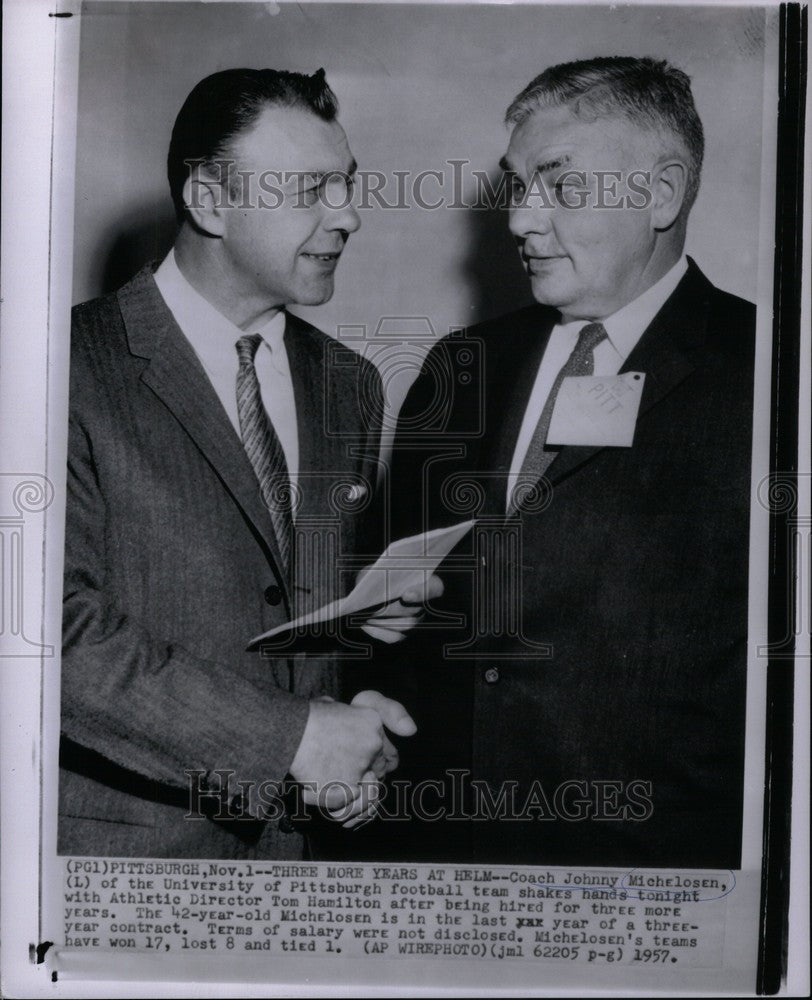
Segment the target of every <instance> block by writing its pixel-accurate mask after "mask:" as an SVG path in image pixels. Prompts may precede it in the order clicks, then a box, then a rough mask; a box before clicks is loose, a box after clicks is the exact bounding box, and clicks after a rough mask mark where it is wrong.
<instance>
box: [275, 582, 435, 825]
mask: <svg viewBox="0 0 812 1000" xmlns="http://www.w3.org/2000/svg"><path fill="white" fill-rule="evenodd" d="M442 592H443V585H442V582H441V581H440V579H439V577H437V576H431V577H430V579H429V580H428V582H427V585H426V588H425V592H424V593H417V592H407V593H405V594H404V595H403V596H402V597H401V598H400V600H399V601H394V602H392V603H391V604H388V605H387V606H386V607H384V608H383V609H382V610H381V611H379V612H378V613H377V614H376V615H375V616H373V617H372V618H370V619H369V620H368V621H367V623H366V625H365V626H364V629H365V631H366V632H367V633H368V634H369V635H372V636H375V637H376V638H378V639H380V640H381V641H383V642H387V643H393V642H399V641H401V640H402V639H403V638H405V633H406V632H407V631H408V630H409V629H410V628H411V627H412V626H413V625H415V624H416V623H417V621H418V620H419V608H420V606H422V605H423V604H425V603H426V602H427V601H428V600H431V599H432V598H435V597H440V596H441V595H442ZM387 729H388V730H389V731H390V732H392V733H394V734H395V735H396V736H412V735H414V733H415V732H417V726H416V725H415V723H414V719H412V717H411V716H410V715H409V713H408V712H407V711H406V709H405V708H404V707H403V705H401V704H400V702H397V701H393V700H392V699H391V698H386V697H385V696H384V695H382V694H381V693H380V692H378V691H361V692H360V693H359V694H357V695H356V696H355V697H354V698H353V700H352V702H351V703H350V704H349V705H345V704H344V703H343V702H338V701H334V700H333V699H332V698H328V697H326V696H325V697H321V698H316V699H314V700H313V701H311V702H310V714H309V716H308V720H307V725H306V726H305V731H304V734H303V735H302V740H301V742H300V744H299V748H298V750H297V751H296V756H295V757H294V759H293V763H292V764H291V765H290V774H291V776H292V777H293V778H294V780H296V781H297V782H299V783H300V784H301V785H302V787H303V796H302V797H303V801H304V802H305V803H306V804H307V805H316V806H318V807H319V808H320V809H321V810H322V811H323V812H325V813H326V814H327V815H328V816H329V817H331V818H332V819H334V820H336V821H337V822H340V823H342V824H343V825H344V826H345V827H347V828H348V829H353V828H355V827H358V826H362V825H363V824H364V823H368V822H369V821H370V820H371V819H372V818H373V817H374V815H375V813H376V812H377V803H378V800H379V798H380V793H381V785H380V782H381V781H382V780H383V778H384V777H385V776H386V775H387V774H388V773H389V772H390V771H394V770H395V768H396V767H397V766H398V752H397V750H396V748H395V747H394V746H393V745H392V743H391V741H390V740H389V737H388V736H387V735H386V730H387Z"/></svg>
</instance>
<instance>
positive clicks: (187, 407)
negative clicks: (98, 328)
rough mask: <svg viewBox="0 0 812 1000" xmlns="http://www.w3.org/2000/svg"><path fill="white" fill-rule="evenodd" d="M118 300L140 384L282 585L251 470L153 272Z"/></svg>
mask: <svg viewBox="0 0 812 1000" xmlns="http://www.w3.org/2000/svg"><path fill="white" fill-rule="evenodd" d="M118 300H119V306H120V308H121V314H122V316H123V318H124V324H125V326H126V329H127V337H128V341H129V345H130V350H131V351H132V352H133V354H135V355H137V356H138V357H142V358H145V359H147V360H148V362H149V363H148V364H147V366H146V367H145V368H144V370H143V372H142V373H141V379H142V381H143V382H144V383H145V384H146V385H148V386H149V387H150V389H151V390H152V391H153V392H154V393H155V395H156V396H158V398H159V399H160V400H161V401H162V402H163V403H164V405H165V406H166V407H167V408H168V409H169V410H170V411H171V412H172V413H173V414H174V416H175V417H176V418H177V420H178V422H179V423H180V424H181V425H182V426H183V428H184V430H185V431H186V433H187V434H188V435H189V437H190V438H191V439H192V440H193V441H194V443H195V445H196V446H197V447H198V449H199V450H200V452H201V454H202V455H203V457H204V458H205V459H206V461H207V462H208V463H209V465H211V467H212V468H213V469H214V471H215V472H216V473H217V475H218V476H219V478H220V480H221V481H222V483H223V485H224V486H225V488H226V489H227V490H228V492H229V493H230V494H231V496H232V498H233V499H234V501H235V502H236V503H237V504H238V505H239V506H240V508H241V509H242V511H243V513H244V514H245V516H246V517H247V518H248V520H249V522H250V524H251V526H252V528H253V530H254V532H255V533H256V534H257V535H258V537H259V539H260V540H261V541H262V543H263V544H264V546H265V548H266V550H267V552H268V555H269V556H270V558H271V560H272V561H273V563H274V566H275V568H276V575H277V578H278V580H279V581H284V580H285V573H284V571H283V569H282V560H281V557H280V553H279V547H278V545H277V542H276V536H275V534H274V530H273V525H272V523H271V518H270V514H269V513H268V510H267V508H266V507H265V505H264V503H263V502H262V498H261V496H260V491H259V486H258V484H257V479H256V476H255V474H254V470H253V469H252V468H251V463H250V462H249V461H248V456H247V455H246V453H245V450H244V448H243V447H242V443H241V441H240V439H239V437H238V436H237V434H236V433H235V431H234V427H233V426H232V424H231V421H230V420H229V418H228V415H227V414H226V412H225V410H224V409H223V406H222V404H221V403H220V399H219V397H218V396H217V393H216V392H215V391H214V388H213V386H212V384H211V382H210V381H209V378H208V376H207V375H206V372H205V371H204V369H203V367H202V365H201V364H200V362H199V360H198V358H197V355H196V354H195V352H194V350H193V348H192V346H191V344H190V343H189V341H188V340H187V339H186V337H185V336H184V335H183V333H182V332H181V330H180V328H179V327H178V325H177V323H176V322H175V319H174V317H173V316H172V313H171V312H170V311H169V309H168V308H167V306H166V304H165V302H164V300H163V298H162V297H161V294H160V292H159V291H158V288H157V286H156V284H155V281H154V279H153V277H152V271H151V268H145V269H144V270H142V271H141V272H139V274H138V275H136V277H135V278H134V279H133V280H132V281H131V282H129V284H127V285H125V286H124V288H122V289H121V290H120V291H119V293H118ZM285 589H286V588H285ZM286 596H287V595H286Z"/></svg>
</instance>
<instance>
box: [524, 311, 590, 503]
mask: <svg viewBox="0 0 812 1000" xmlns="http://www.w3.org/2000/svg"><path fill="white" fill-rule="evenodd" d="M606 337H607V333H606V329H605V328H604V325H603V323H587V325H586V326H584V327H583V328H582V329H581V331H580V332H579V334H578V342H577V343H576V345H575V348H574V349H573V352H572V354H570V356H569V358H568V359H567V361H566V363H565V365H564V367H563V368H562V369H561V371H560V372H559V373H558V375H557V376H556V379H555V382H553V386H552V388H551V389H550V395H549V396H548V397H547V401H546V403H545V404H544V408H543V409H542V411H541V416H540V417H539V420H538V423H537V424H536V429H535V431H533V437H532V438H531V439H530V445H529V446H528V449H527V454H526V455H525V456H524V461H523V462H522V468H521V472H520V474H519V481H518V483H517V485H516V486H514V488H513V496H512V498H511V501H510V503H509V504H508V510H507V513H508V516H509V517H511V516H512V515H514V514H515V513H516V510H517V507H516V503H515V502H514V501H515V498H516V497H518V496H520V495H521V494H522V493H523V492H526V487H527V485H529V484H531V483H532V484H535V483H538V481H539V480H540V479H541V477H542V476H543V475H544V473H545V472H546V471H547V469H548V468H549V466H550V464H551V463H552V461H553V459H554V458H555V457H556V455H557V454H558V452H559V449H558V448H548V447H547V446H546V442H547V433H548V432H549V430H550V421H551V420H552V417H553V410H554V409H555V401H556V397H557V396H558V390H559V389H560V388H561V383H562V382H563V381H564V379H565V378H573V377H576V376H579V375H591V374H592V372H593V371H594V370H595V359H594V357H593V354H592V352H593V351H594V350H595V348H596V347H597V346H598V344H600V343H601V341H603V340H606Z"/></svg>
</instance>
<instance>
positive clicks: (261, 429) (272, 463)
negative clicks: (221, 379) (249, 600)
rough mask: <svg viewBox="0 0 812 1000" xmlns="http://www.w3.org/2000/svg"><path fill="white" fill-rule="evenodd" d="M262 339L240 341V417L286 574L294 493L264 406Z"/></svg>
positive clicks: (238, 381) (238, 395) (245, 446)
mask: <svg viewBox="0 0 812 1000" xmlns="http://www.w3.org/2000/svg"><path fill="white" fill-rule="evenodd" d="M261 343H262V337H261V336H260V334H258V333H253V334H250V335H248V336H245V337H240V339H239V340H238V341H237V344H236V347H237V357H238V358H239V369H238V371H237V413H238V415H239V419H240V434H241V435H242V443H243V447H244V448H245V451H246V454H247V455H248V460H249V461H250V463H251V466H252V467H253V469H254V472H255V473H256V477H257V480H258V482H259V488H260V492H261V494H262V499H263V500H264V502H265V505H266V506H267V508H268V510H269V511H270V515H271V521H272V523H273V529H274V534H275V535H276V541H277V544H278V545H279V552H280V555H281V556H282V562H283V564H284V568H285V572H287V571H288V568H289V565H290V550H291V542H292V537H293V516H292V509H291V508H292V491H291V485H290V476H289V475H288V464H287V462H286V461H285V453H284V451H283V450H282V444H281V442H280V441H279V437H278V436H277V433H276V431H275V430H274V427H273V424H272V423H271V421H270V420H269V419H268V414H267V413H266V412H265V407H264V406H263V405H262V395H261V393H260V389H259V379H258V378H257V370H256V367H255V365H254V358H255V356H256V353H257V349H258V347H259V345H260V344H261Z"/></svg>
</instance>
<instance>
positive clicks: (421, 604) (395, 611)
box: [361, 573, 444, 644]
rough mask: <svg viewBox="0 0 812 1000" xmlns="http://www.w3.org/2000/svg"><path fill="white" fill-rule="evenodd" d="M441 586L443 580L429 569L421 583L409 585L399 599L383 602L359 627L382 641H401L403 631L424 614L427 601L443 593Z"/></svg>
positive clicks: (404, 634)
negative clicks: (428, 574)
mask: <svg viewBox="0 0 812 1000" xmlns="http://www.w3.org/2000/svg"><path fill="white" fill-rule="evenodd" d="M443 590H444V587H443V581H442V580H441V579H440V577H439V576H437V575H436V574H434V573H432V575H431V576H430V577H429V578H428V580H426V581H425V583H424V584H423V586H419V587H412V588H410V589H409V590H407V591H405V592H404V593H403V595H402V596H401V597H400V598H399V599H398V600H396V601H390V602H389V604H385V605H384V606H383V607H382V608H380V609H379V610H378V611H376V612H375V614H374V615H371V616H370V617H369V618H368V619H367V621H366V623H365V624H364V625H362V626H361V628H362V629H363V630H364V632H366V634H367V635H369V636H371V637H372V638H373V639H379V640H380V641H381V642H386V643H389V644H392V643H395V642H402V641H403V640H404V639H405V638H406V633H407V632H408V631H409V630H410V629H412V628H414V627H415V625H417V623H418V622H419V621H420V619H421V618H422V617H423V615H424V613H425V609H426V605H427V604H428V602H429V601H432V600H435V599H436V598H438V597H442V595H443Z"/></svg>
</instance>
